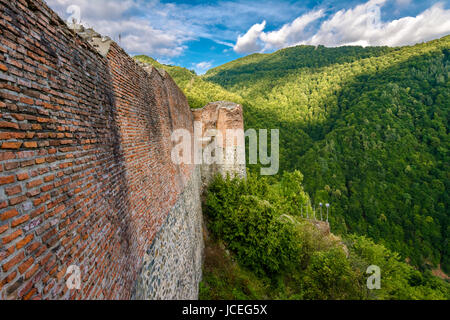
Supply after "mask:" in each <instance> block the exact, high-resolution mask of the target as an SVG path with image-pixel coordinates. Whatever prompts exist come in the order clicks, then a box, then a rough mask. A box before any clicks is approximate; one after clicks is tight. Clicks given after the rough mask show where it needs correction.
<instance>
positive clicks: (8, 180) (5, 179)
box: [0, 176, 16, 185]
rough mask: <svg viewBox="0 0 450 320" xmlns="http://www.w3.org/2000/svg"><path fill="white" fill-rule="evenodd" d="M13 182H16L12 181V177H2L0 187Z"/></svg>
mask: <svg viewBox="0 0 450 320" xmlns="http://www.w3.org/2000/svg"><path fill="white" fill-rule="evenodd" d="M14 181H16V180H15V179H14V176H4V177H0V185H3V184H9V183H13V182H14Z"/></svg>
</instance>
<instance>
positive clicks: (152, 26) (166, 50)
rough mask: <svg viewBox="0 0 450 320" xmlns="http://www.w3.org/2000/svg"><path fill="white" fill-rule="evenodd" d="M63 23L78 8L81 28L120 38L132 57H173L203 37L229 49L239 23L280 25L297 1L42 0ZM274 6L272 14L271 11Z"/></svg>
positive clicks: (239, 27)
mask: <svg viewBox="0 0 450 320" xmlns="http://www.w3.org/2000/svg"><path fill="white" fill-rule="evenodd" d="M46 1H47V3H48V5H49V6H50V7H51V8H52V9H53V10H55V11H56V12H57V13H58V14H59V15H60V16H61V17H62V18H63V19H67V18H68V17H69V16H70V13H69V12H67V11H66V10H67V8H68V7H69V6H72V5H75V6H78V7H79V8H80V9H81V20H82V23H83V25H85V26H88V27H93V28H94V29H95V30H96V31H97V32H99V33H101V34H103V35H108V36H110V37H112V38H113V39H114V40H116V41H117V40H118V38H119V34H120V35H121V39H122V41H121V43H120V44H121V46H122V47H124V49H125V50H127V51H128V52H129V53H130V54H148V55H151V56H153V57H155V58H158V59H167V58H169V59H170V58H173V57H176V56H178V55H180V54H182V53H183V52H184V50H185V49H186V43H187V42H189V41H191V40H198V39H200V38H207V39H211V40H212V41H215V42H216V43H218V44H221V45H224V46H228V47H233V46H234V40H235V39H236V37H237V35H238V32H239V30H241V26H242V23H243V22H248V21H260V18H261V17H265V18H267V19H270V20H271V21H273V22H276V23H281V22H282V21H284V20H285V19H286V17H292V12H295V10H299V8H300V7H301V4H299V3H294V4H292V3H287V2H285V3H278V1H276V0H268V1H264V2H263V3H262V2H261V1H260V0H233V1H219V2H217V3H213V4H211V3H207V2H203V3H195V4H194V3H164V2H162V1H160V0H46ZM274 7H276V10H274V9H273V8H274ZM261 20H262V19H261Z"/></svg>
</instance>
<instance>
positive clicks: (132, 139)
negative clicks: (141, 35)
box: [0, 0, 201, 299]
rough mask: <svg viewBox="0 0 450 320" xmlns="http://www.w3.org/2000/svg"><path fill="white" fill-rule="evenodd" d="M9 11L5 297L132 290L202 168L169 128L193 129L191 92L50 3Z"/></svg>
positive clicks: (5, 38) (0, 91)
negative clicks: (78, 281)
mask: <svg viewBox="0 0 450 320" xmlns="http://www.w3.org/2000/svg"><path fill="white" fill-rule="evenodd" d="M0 10H1V12H2V14H1V16H0V26H1V28H0V246H1V247H0V299H68V298H74V299H86V298H91V299H127V298H131V295H132V291H133V288H134V287H135V286H136V281H137V279H138V277H139V272H141V266H142V264H143V260H144V255H145V252H146V251H147V250H148V249H149V248H151V244H152V242H153V239H154V238H155V236H156V235H157V233H158V232H159V230H160V228H161V226H162V224H163V223H164V222H165V221H166V218H167V216H168V213H169V212H170V211H171V210H172V208H173V207H174V206H175V205H176V203H177V201H178V198H179V197H180V195H181V194H182V192H183V190H184V188H185V185H186V184H187V183H188V182H189V181H191V180H192V179H193V178H192V177H193V175H194V173H195V172H197V171H198V170H194V168H193V166H190V165H184V166H175V165H173V164H172V162H171V161H170V149H171V147H172V142H171V140H170V133H171V131H172V130H173V129H176V128H180V127H182V128H187V129H188V130H192V129H193V116H192V114H191V112H190V110H189V106H188V104H187V101H186V98H185V97H184V95H183V94H182V93H181V91H180V90H179V89H178V87H177V86H176V85H175V83H174V82H173V80H172V79H171V78H170V77H169V76H168V75H167V74H165V73H164V72H158V71H157V70H156V69H155V70H153V71H152V72H151V73H148V72H145V71H144V70H142V69H141V68H140V67H139V66H137V65H136V63H135V62H134V61H133V60H132V59H131V58H130V57H129V56H128V55H127V54H126V53H125V52H124V51H123V50H122V49H121V48H120V47H118V46H117V45H116V44H114V43H112V45H111V47H110V50H109V52H108V54H107V56H106V57H103V56H101V55H100V54H98V53H97V52H96V50H95V49H93V48H92V47H91V46H90V45H89V44H88V42H86V41H85V40H83V39H82V38H80V37H79V36H77V35H76V34H75V33H74V32H72V31H70V30H69V29H68V28H67V27H66V25H65V24H64V22H63V21H62V20H61V19H60V18H59V17H58V16H57V15H56V14H55V13H54V12H53V11H51V10H50V9H49V8H48V7H47V6H46V5H45V3H44V2H43V1H41V0H15V1H10V0H0ZM194 178H195V177H194ZM194 194H195V192H194ZM195 239H196V241H197V242H198V241H199V239H198V237H196V238H195ZM200 241H201V239H200ZM193 246H194V247H195V248H196V254H198V246H199V244H198V243H195V244H193ZM194 251H195V250H194ZM70 265H78V266H80V268H81V274H82V288H81V290H80V291H78V290H68V289H67V287H66V285H65V281H66V279H67V277H68V276H67V275H66V270H67V268H68V267H69V266H70Z"/></svg>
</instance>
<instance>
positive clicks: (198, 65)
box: [193, 61, 212, 74]
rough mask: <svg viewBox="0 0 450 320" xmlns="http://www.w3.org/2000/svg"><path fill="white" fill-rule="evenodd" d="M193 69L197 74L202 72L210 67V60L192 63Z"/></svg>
mask: <svg viewBox="0 0 450 320" xmlns="http://www.w3.org/2000/svg"><path fill="white" fill-rule="evenodd" d="M193 67H194V70H195V72H196V73H197V74H204V73H205V72H206V71H208V70H209V69H210V68H211V67H212V63H211V62H207V61H204V62H199V63H196V64H193Z"/></svg>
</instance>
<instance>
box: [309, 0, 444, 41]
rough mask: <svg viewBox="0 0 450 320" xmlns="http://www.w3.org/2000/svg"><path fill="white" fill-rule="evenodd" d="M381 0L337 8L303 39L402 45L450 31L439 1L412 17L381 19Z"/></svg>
mask: <svg viewBox="0 0 450 320" xmlns="http://www.w3.org/2000/svg"><path fill="white" fill-rule="evenodd" d="M384 3H385V0H371V1H369V2H367V3H366V4H363V5H359V6H357V7H355V8H354V9H349V10H341V11H339V12H337V13H336V14H335V15H334V16H333V17H331V19H329V20H327V21H325V22H324V23H323V24H322V26H321V28H320V30H319V31H318V32H317V33H316V34H315V35H314V36H313V37H312V38H310V39H308V40H306V41H304V43H307V44H313V45H317V44H324V45H327V46H340V45H346V44H358V43H359V44H365V45H370V46H378V45H387V46H402V45H411V44H416V43H418V42H423V41H427V40H431V39H435V38H439V37H442V36H445V35H447V34H449V33H450V10H445V9H444V7H443V5H442V4H436V5H434V6H433V7H431V8H429V9H427V10H425V11H424V12H422V13H421V14H419V15H418V16H416V17H404V18H401V19H397V20H393V21H390V22H382V21H381V16H380V7H381V6H382V5H383V4H384Z"/></svg>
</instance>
